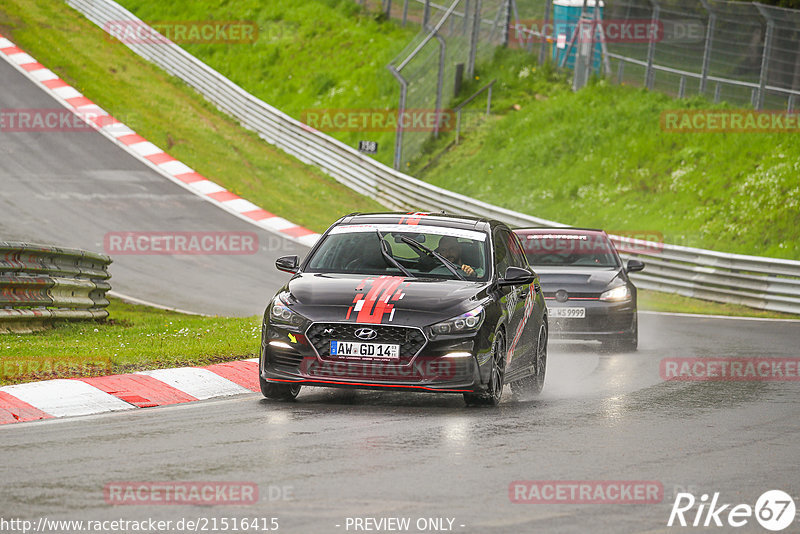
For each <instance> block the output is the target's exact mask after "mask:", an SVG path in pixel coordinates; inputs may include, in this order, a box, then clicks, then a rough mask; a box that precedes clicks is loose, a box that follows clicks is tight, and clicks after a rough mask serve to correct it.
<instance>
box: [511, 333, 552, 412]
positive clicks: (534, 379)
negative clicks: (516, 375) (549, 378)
mask: <svg viewBox="0 0 800 534" xmlns="http://www.w3.org/2000/svg"><path fill="white" fill-rule="evenodd" d="M535 358H536V360H535V367H536V369H535V371H534V373H533V374H532V375H529V376H526V377H525V378H522V379H520V380H517V381H516V382H512V383H511V391H512V392H513V393H514V396H515V397H518V398H520V399H527V398H529V397H534V396H536V395H538V394H539V393H541V392H542V389H543V388H544V378H545V373H546V372H547V325H546V324H542V326H541V327H540V328H539V338H538V340H537V341H536V355H535Z"/></svg>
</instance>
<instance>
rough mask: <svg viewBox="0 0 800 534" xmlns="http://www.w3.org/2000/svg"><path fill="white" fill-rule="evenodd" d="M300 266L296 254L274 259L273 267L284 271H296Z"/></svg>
mask: <svg viewBox="0 0 800 534" xmlns="http://www.w3.org/2000/svg"><path fill="white" fill-rule="evenodd" d="M299 266H300V258H298V257H297V256H283V257H282V258H278V259H277V260H275V267H276V268H277V269H278V270H279V271H283V272H285V273H292V274H294V273H296V272H297V268H298V267H299Z"/></svg>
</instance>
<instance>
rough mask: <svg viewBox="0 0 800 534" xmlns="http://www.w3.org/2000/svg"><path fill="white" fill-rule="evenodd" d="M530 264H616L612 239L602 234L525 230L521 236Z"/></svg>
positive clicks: (573, 265) (608, 265) (584, 265)
mask: <svg viewBox="0 0 800 534" xmlns="http://www.w3.org/2000/svg"><path fill="white" fill-rule="evenodd" d="M520 238H521V240H522V246H523V248H524V249H525V256H526V257H527V258H528V263H530V264H531V265H532V266H533V267H537V266H539V267H550V266H553V267H564V266H571V267H604V268H608V267H617V266H618V263H617V256H616V255H615V254H614V249H613V248H612V246H611V242H610V241H609V240H608V238H607V237H606V236H605V235H602V234H589V235H586V234H555V233H552V234H528V235H522V236H520Z"/></svg>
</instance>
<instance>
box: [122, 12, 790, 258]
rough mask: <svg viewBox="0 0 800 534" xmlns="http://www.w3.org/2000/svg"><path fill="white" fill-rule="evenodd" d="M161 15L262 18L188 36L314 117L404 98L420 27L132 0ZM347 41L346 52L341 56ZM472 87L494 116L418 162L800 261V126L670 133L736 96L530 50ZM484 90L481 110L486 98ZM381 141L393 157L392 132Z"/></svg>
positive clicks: (236, 74)
mask: <svg viewBox="0 0 800 534" xmlns="http://www.w3.org/2000/svg"><path fill="white" fill-rule="evenodd" d="M122 1H123V3H124V4H125V6H126V7H128V8H129V9H131V10H132V11H133V12H134V13H136V14H137V15H138V16H140V17H142V18H143V19H145V20H147V21H151V22H156V21H168V20H186V19H196V20H248V21H255V22H256V23H258V25H259V26H260V28H261V32H262V35H261V37H260V38H259V40H258V42H257V43H255V44H254V45H252V46H248V45H219V44H204V45H197V44H195V45H185V46H184V47H185V48H186V49H187V50H189V51H190V52H191V53H193V54H195V55H196V56H197V57H199V58H200V59H202V60H203V61H205V62H207V63H208V64H210V65H211V66H212V67H214V68H215V69H217V70H219V71H220V72H222V73H224V74H225V75H226V76H228V77H230V78H231V79H233V80H234V81H235V82H236V83H238V84H240V85H241V86H243V87H244V88H245V89H247V90H248V91H250V92H252V93H253V94H255V95H256V96H258V97H260V98H262V99H264V100H266V101H268V102H270V103H271V104H273V105H276V106H278V107H279V108H281V109H283V110H285V111H286V112H287V113H289V114H291V115H293V116H295V117H298V118H302V113H303V111H304V110H308V109H319V108H336V109H339V108H345V109H375V108H391V107H395V106H396V105H397V104H396V102H397V95H398V88H397V84H396V83H395V81H394V80H393V78H392V77H391V75H390V74H389V73H388V71H387V70H386V68H385V66H386V64H387V63H388V62H389V61H390V60H391V59H392V58H393V57H394V56H395V55H397V54H398V53H399V52H400V51H401V50H402V49H403V48H404V47H405V46H406V45H407V44H408V42H409V40H410V38H411V36H412V35H413V34H414V32H416V28H413V29H412V28H411V27H409V28H405V29H403V28H399V25H398V24H397V23H396V22H395V21H384V20H382V18H381V17H376V15H374V14H372V15H370V14H366V13H364V12H363V11H362V10H361V9H360V8H359V7H358V6H357V5H356V2H354V1H353V0H307V1H305V2H300V3H297V2H294V3H293V2H283V1H281V0H264V1H257V0H244V1H242V2H237V3H235V4H233V3H225V4H219V3H217V2H214V1H212V0H191V1H190V0H176V1H175V2H170V3H163V2H162V3H158V2H148V1H147V0H122ZM332 51H335V52H332ZM477 74H478V77H477V78H478V79H473V80H469V82H468V83H467V85H466V87H465V88H464V90H463V92H462V95H461V96H460V97H459V100H460V99H463V98H464V97H465V96H466V95H469V94H471V92H472V91H474V90H475V89H477V88H478V87H479V86H481V85H482V84H484V83H485V82H486V81H488V80H491V79H493V78H497V79H498V83H497V85H496V86H495V89H494V101H493V105H492V107H493V110H494V114H493V116H492V117H491V118H490V119H489V120H484V119H482V118H480V117H479V116H472V117H471V118H472V119H473V120H472V121H471V122H472V124H471V126H470V127H469V128H468V129H467V131H466V132H465V135H464V141H463V142H462V143H461V144H459V145H458V146H456V145H454V144H453V139H454V135H453V133H452V132H445V133H444V135H442V136H441V137H440V139H439V140H438V141H436V142H430V143H429V144H428V146H427V152H426V153H425V154H423V155H422V156H421V157H420V158H418V159H417V161H416V162H415V163H414V164H412V166H411V167H410V172H411V173H412V174H415V175H417V176H419V177H421V178H423V179H425V180H427V181H429V182H431V183H433V184H436V185H439V186H442V187H445V188H447V189H451V190H454V191H457V192H459V193H463V194H466V195H469V196H472V197H476V198H479V199H481V200H485V201H487V202H491V203H494V204H497V205H500V206H504V207H507V208H511V209H515V210H518V211H521V212H524V213H530V214H533V215H537V216H540V217H544V218H548V219H552V220H557V221H560V222H565V223H569V224H573V225H580V226H595V227H602V228H606V229H609V230H612V231H633V232H647V233H655V232H658V233H661V234H663V236H664V240H665V241H666V242H669V243H675V244H681V245H688V246H697V247H703V248H710V249H715V250H721V251H727V252H738V253H743V254H754V255H764V256H773V257H780V258H791V259H800V226H798V225H797V219H798V213H800V185H799V184H798V183H797V173H798V171H800V163H798V160H799V158H800V136H799V135H796V134H791V133H787V134H779V133H763V134H762V133H739V134H735V133H728V134H725V133H720V134H716V133H706V134H703V133H698V134H687V133H680V134H679V133H665V132H663V131H662V130H661V127H660V114H661V112H662V111H664V110H669V109H701V108H724V107H726V106H725V104H720V105H712V104H710V103H709V102H707V101H706V100H704V99H702V98H692V99H688V100H682V101H678V100H675V99H672V98H670V97H668V96H666V95H663V94H659V93H655V92H648V91H644V90H641V89H638V88H632V87H621V86H615V85H611V84H608V83H605V82H598V83H594V84H592V85H590V86H589V87H587V88H586V89H584V90H582V91H580V92H578V93H577V94H575V93H573V92H572V91H571V90H570V88H569V83H568V80H567V79H566V75H564V74H556V73H554V72H553V71H552V69H549V68H537V67H536V65H535V57H534V56H532V55H530V54H528V53H526V52H524V51H521V50H499V51H498V53H497V54H496V55H495V57H494V59H493V61H492V62H491V63H489V64H484V65H479V66H478V72H477ZM484 105H485V104H484V99H483V98H478V99H477V100H476V101H475V102H474V104H473V106H472V107H473V108H474V109H475V110H476V111H477V109H479V108H481V107H482V106H484ZM332 135H334V136H336V137H337V138H339V139H341V140H343V141H345V142H347V143H349V144H355V142H356V141H357V140H358V139H359V138H364V137H369V138H371V139H373V140H377V141H379V142H380V145H381V147H385V148H386V149H388V150H389V152H386V151H385V150H384V149H383V148H382V149H381V151H380V152H379V154H378V156H377V159H379V160H380V161H383V162H384V163H388V162H389V161H390V158H391V145H392V143H391V141H392V134H391V133H388V132H384V133H380V132H373V133H369V134H367V133H346V132H339V133H335V132H334V133H332Z"/></svg>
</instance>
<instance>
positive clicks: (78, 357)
mask: <svg viewBox="0 0 800 534" xmlns="http://www.w3.org/2000/svg"><path fill="white" fill-rule="evenodd" d="M108 310H109V313H110V318H109V319H108V320H104V321H90V322H76V323H67V322H59V323H56V325H55V326H54V327H53V328H51V329H48V330H44V331H42V332H37V333H34V334H2V335H0V385H7V384H14V383H19V382H29V381H31V380H44V379H50V378H68V377H75V376H95V375H108V374H116V373H131V372H134V371H141V370H146V369H159V368H166V367H181V366H187V365H208V364H212V363H219V362H223V361H231V360H239V359H244V358H255V357H257V356H258V346H259V339H260V336H261V319H260V317H256V316H254V317H245V318H227V317H201V316H194V315H185V314H181V313H176V312H170V311H164V310H160V309H156V308H150V307H147V306H139V305H132V304H126V303H124V302H122V301H120V300H117V299H111V305H110V306H109V308H108Z"/></svg>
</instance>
